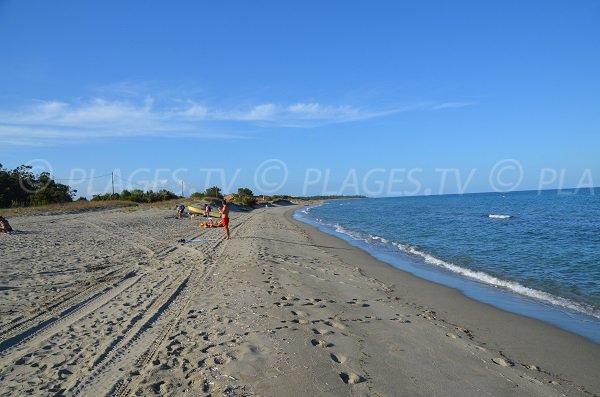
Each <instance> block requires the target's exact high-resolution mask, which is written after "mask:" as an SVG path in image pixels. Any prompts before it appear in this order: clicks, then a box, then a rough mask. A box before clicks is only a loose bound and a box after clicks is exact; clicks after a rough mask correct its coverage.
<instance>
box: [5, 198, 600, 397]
mask: <svg viewBox="0 0 600 397" xmlns="http://www.w3.org/2000/svg"><path fill="white" fill-rule="evenodd" d="M294 208H297V207H274V208H261V209H257V210H254V211H252V212H249V213H233V214H232V217H231V229H232V240H230V241H225V240H223V237H224V232H223V230H222V229H208V230H201V229H199V228H198V227H197V223H198V221H197V220H196V221H190V220H187V219H182V220H177V219H175V218H174V217H173V212H172V211H165V210H160V209H155V208H150V209H137V210H135V211H130V210H112V211H103V212H93V213H91V212H90V213H79V214H62V215H52V216H35V217H28V216H23V217H15V218H11V219H10V221H11V225H12V226H13V228H15V229H16V230H19V231H21V232H22V233H19V234H15V235H10V236H0V260H1V264H2V266H1V268H0V269H1V270H0V313H1V317H0V318H1V320H0V394H1V395H6V396H9V395H10V396H13V395H27V394H30V395H67V396H70V395H94V396H100V395H121V396H124V395H143V396H147V395H190V396H196V395H200V396H208V395H211V396H220V395H227V396H235V395H261V396H307V395H310V396H319V395H322V396H348V395H359V396H361V395H365V396H366V395H373V396H377V395H379V396H398V395H406V396H435V395H440V396H480V395H497V396H509V395H510V396H513V395H523V396H561V395H569V396H573V395H574V396H589V395H594V394H600V381H599V380H598V376H597V374H598V373H600V346H599V345H597V344H594V343H592V342H589V341H588V340H586V339H584V338H581V337H579V336H576V335H573V334H570V333H568V332H565V331H562V330H560V329H557V328H555V327H552V326H550V325H547V324H544V323H541V322H539V321H535V320H531V319H528V318H524V317H521V316H518V315H514V314H510V313H506V312H504V311H501V310H498V309H495V308H493V307H490V306H488V305H485V304H481V303H478V302H475V301H472V300H470V299H468V298H465V297H464V296H463V295H462V294H460V293H459V292H457V291H455V290H452V289H449V288H446V287H443V286H439V285H436V284H434V283H430V282H427V281H423V280H420V279H417V278H415V277H412V276H410V275H408V274H406V273H404V272H401V271H399V270H396V269H393V268H392V267H390V266H388V265H386V264H384V263H381V262H379V261H377V260H375V259H374V258H372V257H371V256H369V255H368V254H367V253H365V252H362V251H359V250H357V249H355V248H353V247H350V246H348V245H347V244H346V243H345V242H343V241H341V240H339V239H337V238H335V237H332V236H329V235H325V234H323V233H321V232H319V231H317V230H315V229H313V228H311V227H309V226H308V225H304V224H302V223H299V222H297V221H295V220H293V219H292V218H291V216H290V211H291V210H293V209H294ZM181 238H187V239H199V240H209V241H198V242H193V243H189V244H180V243H177V240H179V239H181Z"/></svg>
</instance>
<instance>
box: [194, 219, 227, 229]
mask: <svg viewBox="0 0 600 397" xmlns="http://www.w3.org/2000/svg"><path fill="white" fill-rule="evenodd" d="M198 227H200V228H202V229H206V228H207V227H223V224H222V223H221V221H220V220H218V221H213V220H212V218H209V219H208V222H200V224H199V225H198Z"/></svg>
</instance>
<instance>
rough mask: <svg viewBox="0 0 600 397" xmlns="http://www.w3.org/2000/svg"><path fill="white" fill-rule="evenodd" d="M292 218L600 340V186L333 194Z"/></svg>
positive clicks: (431, 276) (470, 292) (441, 280)
mask: <svg viewBox="0 0 600 397" xmlns="http://www.w3.org/2000/svg"><path fill="white" fill-rule="evenodd" d="M295 217H296V218H297V219H299V220H302V221H304V222H307V223H310V224H312V225H313V226H316V227H318V228H319V229H321V230H323V231H325V232H328V233H331V234H334V235H337V236H338V237H341V238H343V239H345V240H347V241H348V242H350V243H351V244H353V245H355V246H357V247H359V248H361V249H364V250H366V251H368V252H369V253H370V254H371V255H373V256H375V257H377V258H379V259H381V260H384V261H386V262H388V263H390V264H392V265H394V266H396V267H398V268H400V269H402V270H405V271H409V272H411V273H413V274H415V275H417V276H419V277H423V278H426V279H429V280H432V281H435V282H438V283H442V284H445V285H449V286H451V287H454V288H458V289H460V290H461V291H463V293H465V294H466V295H467V296H469V297H472V298H474V299H478V300H481V301H483V302H486V303H490V304H492V305H495V306H497V307H500V308H502V309H505V310H509V311H512V312H516V313H519V314H524V315H527V316H530V317H534V318H538V319H541V320H543V321H547V322H550V323H552V324H555V325H557V326H559V327H562V328H564V329H567V330H570V331H572V332H575V333H578V334H580V335H583V336H586V337H588V338H589V339H592V340H594V341H595V342H598V343H600V189H598V188H597V189H594V190H590V189H581V190H579V191H574V190H563V191H557V190H547V191H542V192H537V191H532V192H511V193H481V194H466V195H446V196H422V197H400V198H380V199H359V200H335V201H329V202H326V203H324V204H322V205H319V206H315V207H306V208H304V209H302V210H299V211H297V212H296V214H295Z"/></svg>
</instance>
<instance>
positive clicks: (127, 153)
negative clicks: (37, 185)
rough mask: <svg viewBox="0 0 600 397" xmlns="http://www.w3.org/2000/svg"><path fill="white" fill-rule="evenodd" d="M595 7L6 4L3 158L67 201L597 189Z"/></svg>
mask: <svg viewBox="0 0 600 397" xmlns="http://www.w3.org/2000/svg"><path fill="white" fill-rule="evenodd" d="M599 20H600V2H598V1H592V0H587V1H586V0H582V1H558V0H551V1H495V2H493V1H486V2H482V1H452V2H450V1H410V2H409V1H381V2H358V1H295V2H294V1H286V2H282V1H255V2H249V1H230V2H208V1H172V2H148V1H93V0H91V1H85V2H82V1H66V0H65V1H52V2H49V1H41V0H40V1H34V0H31V1H10V0H0V149H1V150H0V163H1V164H2V165H3V167H4V168H7V169H13V168H15V167H17V166H19V165H21V164H28V165H31V166H32V167H33V170H35V171H37V172H41V171H47V172H50V173H51V174H52V175H53V177H54V178H57V179H58V180H59V181H62V182H63V183H67V184H69V185H71V186H73V187H74V188H75V189H77V190H78V195H81V196H86V197H88V198H90V197H91V196H92V195H93V194H99V193H106V192H110V191H111V189H112V184H111V174H112V175H113V176H114V181H115V190H117V191H119V190H121V189H125V188H127V189H133V188H141V189H154V190H158V189H161V188H167V189H170V190H172V191H174V192H176V193H178V194H180V193H181V190H182V187H183V192H184V194H186V195H188V194H190V193H192V192H195V191H203V190H204V189H205V188H206V187H209V186H214V185H217V186H219V187H220V188H221V189H222V190H223V191H224V192H225V193H228V192H234V191H236V190H237V188H239V187H249V188H250V189H252V190H253V191H254V193H255V194H293V195H320V194H346V195H348V194H362V195H368V196H403V195H423V194H425V195H427V194H448V193H468V192H483V191H498V192H508V191H512V190H529V189H551V188H552V189H560V188H569V187H579V188H581V189H588V188H589V187H590V186H592V185H594V186H600V155H599V153H600V78H599V73H598V71H599V70H600V23H598V21H599Z"/></svg>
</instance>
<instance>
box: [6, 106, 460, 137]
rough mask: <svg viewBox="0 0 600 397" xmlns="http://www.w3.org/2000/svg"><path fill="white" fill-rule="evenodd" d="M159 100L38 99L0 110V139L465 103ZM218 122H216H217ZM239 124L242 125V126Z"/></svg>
mask: <svg viewBox="0 0 600 397" xmlns="http://www.w3.org/2000/svg"><path fill="white" fill-rule="evenodd" d="M160 102H161V105H160V106H158V105H157V101H156V100H155V99H154V98H153V97H152V96H146V97H144V98H143V99H138V100H137V101H135V100H132V99H131V98H129V99H113V100H111V99H106V98H100V97H99V98H92V99H90V100H87V101H73V102H66V101H59V100H53V101H36V102H33V103H32V104H30V105H29V106H26V107H24V108H21V109H19V110H16V111H15V110H13V111H6V110H4V111H3V110H0V143H4V144H13V145H14V144H18V145H43V144H52V143H62V142H65V141H81V140H86V139H93V138H105V137H136V136H157V137H181V136H186V137H196V138H214V139H227V138H241V137H243V136H242V135H240V133H235V134H231V133H228V132H222V131H223V130H227V129H228V128H227V124H226V123H227V122H237V124H236V130H239V124H240V123H246V124H252V125H258V126H265V125H266V126H277V127H287V128H299V127H304V128H310V127H317V126H322V125H326V124H332V123H348V122H354V121H359V120H367V119H372V118H377V117H383V116H386V115H390V114H394V113H400V112H405V111H409V110H438V109H444V108H453V107H463V106H468V105H469V103H463V102H446V103H434V104H425V105H423V104H421V105H415V106H410V107H399V106H397V107H392V108H389V109H376V110H373V109H367V108H360V107H355V106H350V105H325V104H321V103H318V102H297V103H292V104H276V103H262V104H257V105H254V106H250V107H247V108H218V107H213V106H210V105H207V104H205V103H200V102H197V101H194V100H177V101H170V102H169V101H164V100H162V101H160ZM215 125H217V127H215ZM242 129H243V128H242Z"/></svg>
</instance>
